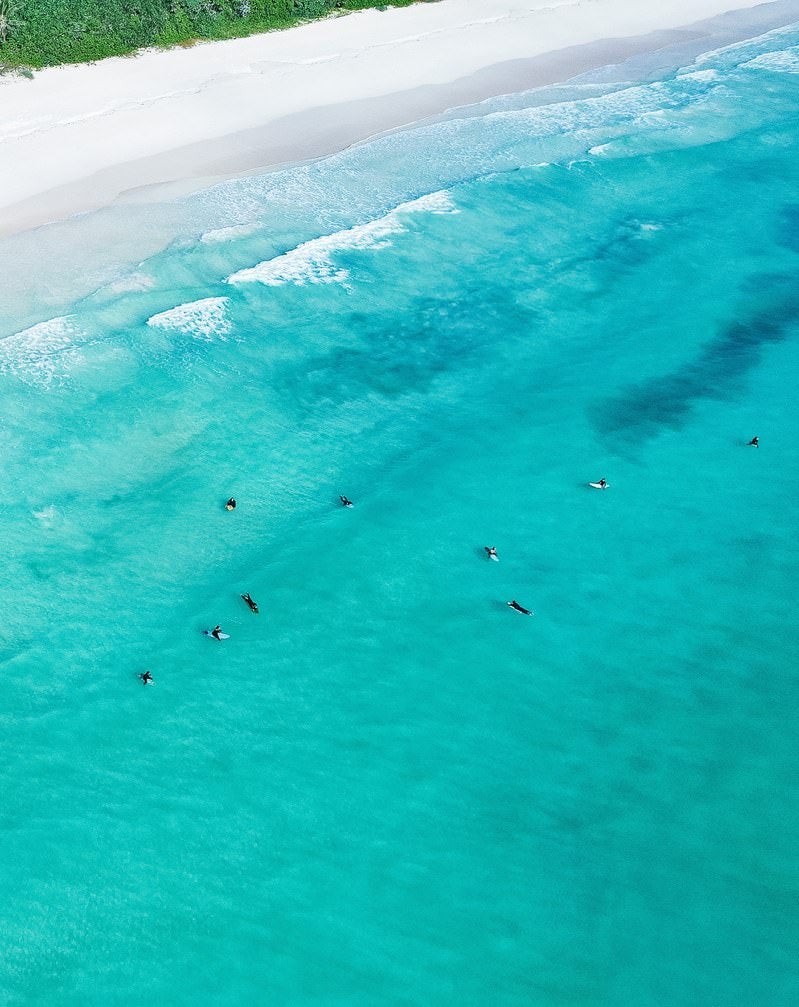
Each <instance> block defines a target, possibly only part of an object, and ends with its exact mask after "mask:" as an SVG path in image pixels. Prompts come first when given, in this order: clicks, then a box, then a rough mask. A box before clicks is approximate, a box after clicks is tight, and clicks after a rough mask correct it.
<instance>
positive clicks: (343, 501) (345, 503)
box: [338, 493, 352, 507]
mask: <svg viewBox="0 0 799 1007" xmlns="http://www.w3.org/2000/svg"><path fill="white" fill-rule="evenodd" d="M338 498H339V500H340V501H341V506H342V507H352V500H350V498H349V497H345V496H344V495H343V494H341V493H339V497H338Z"/></svg>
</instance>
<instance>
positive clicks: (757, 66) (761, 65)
mask: <svg viewBox="0 0 799 1007" xmlns="http://www.w3.org/2000/svg"><path fill="white" fill-rule="evenodd" d="M741 68H742V69H743V70H768V71H770V72H771V73H792V74H794V73H799V49H797V48H794V49H780V50H778V51H777V52H764V53H763V54H762V55H761V56H755V58H754V59H750V60H749V62H747V63H742V64H741Z"/></svg>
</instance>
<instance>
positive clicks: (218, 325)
mask: <svg viewBox="0 0 799 1007" xmlns="http://www.w3.org/2000/svg"><path fill="white" fill-rule="evenodd" d="M227 305H228V298H227V297H204V298H202V300H199V301H189V302H188V303H187V304H178V305H177V306H176V307H174V308H169V310H168V311H161V312H159V313H158V314H157V315H153V316H152V317H151V318H148V319H147V324H148V325H150V326H153V327H154V328H157V329H171V330H174V331H176V332H185V333H186V334H187V335H189V336H193V337H194V338H195V339H206V340H211V339H218V338H222V339H224V337H225V336H226V335H227V334H228V333H229V332H230V331H231V329H232V328H233V326H232V325H231V322H230V319H229V318H228V313H227Z"/></svg>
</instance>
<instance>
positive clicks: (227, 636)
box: [203, 629, 230, 640]
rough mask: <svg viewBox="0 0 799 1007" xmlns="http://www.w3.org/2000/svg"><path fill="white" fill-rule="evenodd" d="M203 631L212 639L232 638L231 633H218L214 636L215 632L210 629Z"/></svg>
mask: <svg viewBox="0 0 799 1007" xmlns="http://www.w3.org/2000/svg"><path fill="white" fill-rule="evenodd" d="M203 633H204V634H205V635H206V636H210V637H211V639H212V640H229V639H230V633H218V634H217V635H216V636H214V634H213V633H212V632H211V630H210V629H204V630H203Z"/></svg>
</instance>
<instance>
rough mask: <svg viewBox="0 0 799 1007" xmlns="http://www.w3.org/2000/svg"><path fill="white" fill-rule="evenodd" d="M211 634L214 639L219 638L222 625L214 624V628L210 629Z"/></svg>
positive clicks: (220, 637)
mask: <svg viewBox="0 0 799 1007" xmlns="http://www.w3.org/2000/svg"><path fill="white" fill-rule="evenodd" d="M211 636H212V637H213V638H214V639H215V640H221V639H222V627H221V626H214V628H213V629H212V630H211Z"/></svg>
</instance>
